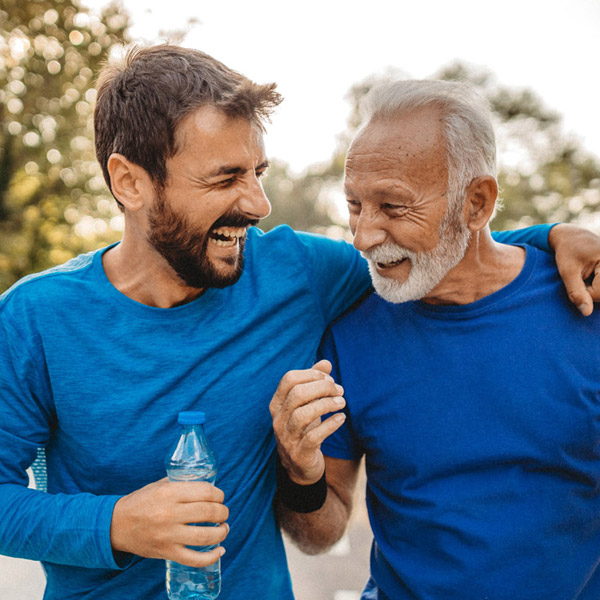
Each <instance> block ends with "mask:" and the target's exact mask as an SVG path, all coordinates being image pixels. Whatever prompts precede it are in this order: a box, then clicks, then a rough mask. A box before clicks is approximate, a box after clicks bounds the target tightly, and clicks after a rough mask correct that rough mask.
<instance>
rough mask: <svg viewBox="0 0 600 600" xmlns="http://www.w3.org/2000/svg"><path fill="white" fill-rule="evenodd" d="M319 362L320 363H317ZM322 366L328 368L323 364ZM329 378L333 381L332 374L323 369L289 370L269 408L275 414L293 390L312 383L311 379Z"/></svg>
mask: <svg viewBox="0 0 600 600" xmlns="http://www.w3.org/2000/svg"><path fill="white" fill-rule="evenodd" d="M317 364H319V363H317ZM322 368H326V367H325V366H324V365H322ZM321 380H328V381H333V379H332V377H331V375H329V374H328V373H326V372H325V371H323V370H322V369H303V370H301V371H288V372H287V373H286V374H285V375H284V376H283V377H282V378H281V381H280V382H279V385H278V386H277V390H276V391H275V394H274V396H273V399H272V400H271V404H270V406H269V408H270V409H271V414H272V415H273V414H275V413H276V412H277V411H278V410H279V409H280V408H281V406H282V404H283V403H284V402H285V399H286V398H287V396H288V394H289V393H290V392H291V390H292V389H293V388H294V387H296V386H298V385H302V384H305V383H310V382H311V381H321Z"/></svg>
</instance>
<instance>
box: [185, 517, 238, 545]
mask: <svg viewBox="0 0 600 600" xmlns="http://www.w3.org/2000/svg"><path fill="white" fill-rule="evenodd" d="M228 533H229V525H228V524H227V523H222V524H221V525H215V526H201V525H192V524H190V525H182V526H181V527H180V528H178V529H177V530H176V536H177V537H176V539H177V542H178V543H180V544H183V545H185V546H195V547H198V546H215V545H216V544H220V543H221V542H222V541H223V540H224V539H225V538H226V537H227V534H228Z"/></svg>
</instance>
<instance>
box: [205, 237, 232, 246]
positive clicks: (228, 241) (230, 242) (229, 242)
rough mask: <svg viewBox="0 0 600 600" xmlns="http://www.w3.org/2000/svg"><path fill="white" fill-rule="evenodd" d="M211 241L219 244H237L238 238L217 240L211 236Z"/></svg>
mask: <svg viewBox="0 0 600 600" xmlns="http://www.w3.org/2000/svg"><path fill="white" fill-rule="evenodd" d="M210 241H211V242H212V243H213V244H216V245H217V246H235V245H236V244H237V238H233V239H231V240H227V241H225V240H215V239H214V238H210Z"/></svg>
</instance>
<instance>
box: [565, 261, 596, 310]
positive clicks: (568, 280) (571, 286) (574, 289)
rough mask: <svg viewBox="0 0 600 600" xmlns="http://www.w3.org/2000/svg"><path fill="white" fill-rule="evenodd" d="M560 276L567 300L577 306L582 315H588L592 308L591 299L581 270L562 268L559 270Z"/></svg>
mask: <svg viewBox="0 0 600 600" xmlns="http://www.w3.org/2000/svg"><path fill="white" fill-rule="evenodd" d="M561 277H562V279H563V283H564V285H565V288H566V290H567V294H568V296H569V300H570V301H571V302H572V303H573V304H574V305H575V306H576V307H577V309H578V310H579V312H580V313H581V314H582V315H584V316H588V315H590V314H591V313H592V309H593V300H592V296H591V295H590V293H589V291H588V290H587V288H586V285H585V282H584V280H583V277H582V274H581V271H578V270H574V271H566V270H563V272H561Z"/></svg>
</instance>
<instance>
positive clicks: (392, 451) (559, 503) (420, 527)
mask: <svg viewBox="0 0 600 600" xmlns="http://www.w3.org/2000/svg"><path fill="white" fill-rule="evenodd" d="M599 336H600V312H598V311H596V312H595V313H594V314H593V315H592V316H591V317H588V318H582V317H581V315H580V314H579V312H578V311H577V309H576V308H575V307H573V306H572V305H571V304H570V302H569V301H568V298H567V297H566V294H565V292H564V289H563V285H562V282H561V281H560V279H559V277H558V275H557V272H556V268H555V265H554V262H553V260H552V258H551V257H550V256H549V255H547V254H545V253H543V252H540V251H538V250H535V249H533V248H527V258H526V262H525V265H524V267H523V269H522V272H521V273H520V275H519V276H518V277H517V278H516V279H515V280H514V281H512V282H511V283H510V284H509V285H507V286H506V287H504V288H502V289H500V290H499V291H497V292H495V293H493V294H491V295H489V296H487V297H485V298H483V299H481V300H479V301H477V302H474V303H471V304H467V305H462V306H454V305H453V306H439V305H431V304H426V303H423V302H408V303H405V304H397V305H394V304H390V303H387V302H385V301H384V300H382V299H381V298H379V297H378V296H377V295H375V294H371V295H369V296H368V297H367V298H366V299H365V300H364V301H363V302H362V303H360V304H359V306H358V307H357V308H356V309H354V310H353V311H351V312H350V313H349V314H347V315H346V316H343V317H342V318H341V319H339V320H338V322H336V323H335V324H334V325H333V326H332V328H331V331H330V332H329V333H328V334H327V336H326V338H325V340H324V342H323V345H322V351H321V353H322V355H323V356H324V357H326V358H329V359H330V360H332V362H333V363H334V376H335V378H336V380H337V381H338V382H339V383H341V384H342V385H343V386H344V390H345V396H346V400H347V412H348V419H347V421H346V424H345V425H344V426H343V427H342V428H341V429H340V430H339V431H338V432H336V434H334V435H333V436H331V437H330V438H329V439H327V440H326V441H325V443H324V444H323V451H324V453H325V454H326V455H328V456H331V457H335V458H341V459H358V458H359V457H361V456H363V455H364V456H365V464H366V471H367V505H368V511H369V517H370V521H371V525H372V529H373V534H374V543H373V548H372V553H371V574H372V580H371V581H370V583H369V585H368V590H365V592H364V594H363V598H365V599H366V598H377V599H378V600H386V599H389V600H401V599H409V598H410V599H417V598H418V599H419V600H484V599H487V600H530V599H535V600H574V599H575V598H577V600H597V599H598V598H600V570H599V569H598V565H599V564H600V344H599V340H600V337H599Z"/></svg>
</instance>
